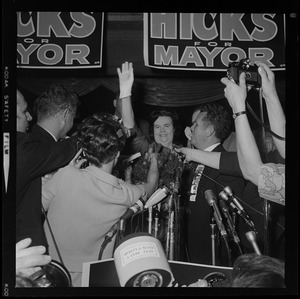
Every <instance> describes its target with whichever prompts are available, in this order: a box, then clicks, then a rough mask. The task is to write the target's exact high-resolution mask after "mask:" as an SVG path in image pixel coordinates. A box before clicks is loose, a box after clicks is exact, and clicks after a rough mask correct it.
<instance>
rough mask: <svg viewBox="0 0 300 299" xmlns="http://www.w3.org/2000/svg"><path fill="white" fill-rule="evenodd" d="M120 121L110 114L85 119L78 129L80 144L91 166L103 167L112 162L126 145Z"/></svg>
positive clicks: (95, 115)
mask: <svg viewBox="0 0 300 299" xmlns="http://www.w3.org/2000/svg"><path fill="white" fill-rule="evenodd" d="M125 139H126V138H125V135H124V133H123V131H122V129H121V125H120V123H119V122H118V120H117V119H116V118H115V117H114V116H113V115H111V114H109V113H99V114H94V115H92V116H89V117H87V118H86V119H84V120H83V121H82V123H81V125H80V126H79V129H78V142H79V145H80V147H81V148H82V149H83V152H84V154H85V158H86V159H87V160H88V162H90V164H93V165H96V166H97V167H101V166H102V165H103V164H107V163H109V162H110V161H112V160H113V159H114V158H115V157H116V155H117V153H118V152H119V151H122V149H123V148H124V145H125Z"/></svg>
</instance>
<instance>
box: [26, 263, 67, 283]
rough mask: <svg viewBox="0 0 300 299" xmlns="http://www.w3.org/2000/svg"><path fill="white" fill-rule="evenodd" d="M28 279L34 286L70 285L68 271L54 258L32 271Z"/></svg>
mask: <svg viewBox="0 0 300 299" xmlns="http://www.w3.org/2000/svg"><path fill="white" fill-rule="evenodd" d="M30 279H31V280H33V281H34V282H35V284H36V287H40V288H50V287H52V288H53V287H72V279H71V275H70V272H69V271H68V270H67V268H66V267H65V266H64V265H63V264H61V263H59V262H58V261H55V260H52V261H51V262H50V263H49V264H47V265H45V266H43V267H42V269H41V270H39V271H37V272H35V273H33V274H32V275H31V277H30Z"/></svg>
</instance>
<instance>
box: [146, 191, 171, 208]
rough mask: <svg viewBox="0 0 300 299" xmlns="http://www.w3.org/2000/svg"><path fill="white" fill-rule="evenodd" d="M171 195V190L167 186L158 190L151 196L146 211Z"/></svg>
mask: <svg viewBox="0 0 300 299" xmlns="http://www.w3.org/2000/svg"><path fill="white" fill-rule="evenodd" d="M169 194H170V190H169V189H168V188H167V187H166V186H163V187H161V188H159V189H157V190H156V191H155V192H154V193H153V194H152V195H151V197H150V198H149V199H148V200H147V202H146V204H145V209H148V208H150V207H152V206H154V205H156V204H157V203H159V202H160V201H161V200H163V199H164V198H165V197H166V196H168V195H169Z"/></svg>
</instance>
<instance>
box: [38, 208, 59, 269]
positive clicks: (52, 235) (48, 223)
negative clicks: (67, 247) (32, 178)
mask: <svg viewBox="0 0 300 299" xmlns="http://www.w3.org/2000/svg"><path fill="white" fill-rule="evenodd" d="M42 211H43V214H44V216H45V220H46V222H47V225H48V227H49V232H50V234H51V237H52V240H53V244H54V246H55V249H56V252H57V254H58V258H59V261H60V262H61V263H62V265H64V266H65V264H64V262H63V259H62V257H61V254H60V251H59V249H58V246H57V243H56V240H55V238H54V234H53V232H52V229H51V226H50V222H49V219H48V217H47V213H46V211H45V209H44V206H43V204H42Z"/></svg>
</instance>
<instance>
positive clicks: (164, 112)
mask: <svg viewBox="0 0 300 299" xmlns="http://www.w3.org/2000/svg"><path fill="white" fill-rule="evenodd" d="M160 116H169V117H170V118H171V119H172V121H173V127H174V129H175V132H174V140H177V139H178V138H179V135H180V123H179V117H178V114H177V112H176V111H173V110H170V109H163V108H162V109H156V110H153V111H152V112H151V114H150V118H149V123H150V126H149V135H150V137H151V138H152V139H153V138H154V123H155V121H156V120H157V119H158V118H159V117H160Z"/></svg>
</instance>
